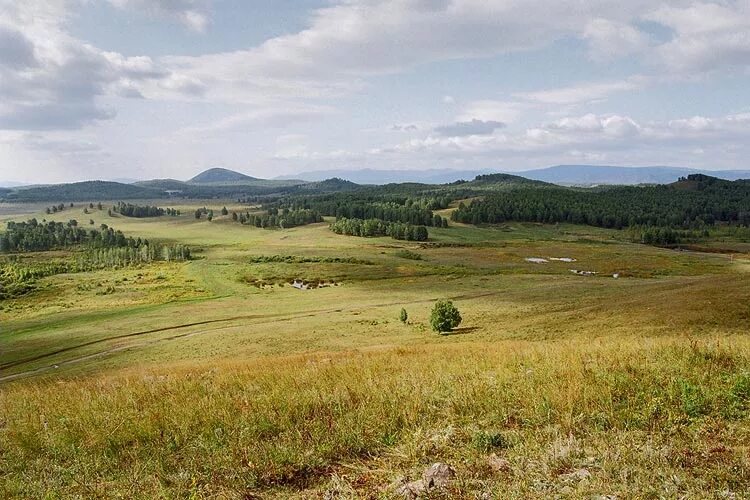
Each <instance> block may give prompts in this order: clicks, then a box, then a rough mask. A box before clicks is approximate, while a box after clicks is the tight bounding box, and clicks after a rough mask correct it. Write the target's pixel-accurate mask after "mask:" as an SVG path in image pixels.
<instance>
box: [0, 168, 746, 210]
mask: <svg viewBox="0 0 750 500" xmlns="http://www.w3.org/2000/svg"><path fill="white" fill-rule="evenodd" d="M698 173H705V174H707V175H709V176H713V177H718V178H720V179H725V180H728V181H733V180H737V179H750V171H747V170H721V171H710V170H703V171H701V170H696V169H687V168H677V167H615V166H593V165H558V166H555V167H549V168H543V169H539V170H527V171H523V172H512V173H493V172H492V171H490V170H447V169H443V170H373V169H364V170H326V171H318V172H305V173H302V174H299V175H295V176H293V177H294V178H276V179H258V178H255V177H251V176H249V175H246V174H243V173H241V172H236V171H233V170H227V169H225V168H212V169H209V170H206V171H205V172H202V173H200V174H198V175H197V176H195V177H193V178H192V179H190V180H189V181H180V180H176V179H153V180H148V181H137V182H134V183H122V182H112V181H85V182H75V183H68V184H49V185H36V186H13V187H7V188H4V187H0V200H2V201H16V202H39V201H59V200H67V201H85V200H92V199H107V200H115V199H117V200H132V199H149V198H161V197H165V196H167V197H171V196H177V197H184V198H224V199H227V198H229V199H232V198H235V199H239V198H247V197H253V196H266V195H282V194H293V193H330V192H338V191H346V190H351V189H357V188H358V187H359V185H363V184H365V185H367V184H370V185H372V184H392V183H399V184H404V185H405V186H406V184H407V183H412V184H414V183H417V184H422V185H425V186H429V185H435V184H448V183H452V182H455V181H458V180H465V181H472V182H471V184H472V185H476V186H480V187H481V186H495V187H497V186H501V185H502V186H507V185H519V184H528V183H542V182H543V183H552V184H561V185H574V186H594V185H603V184H670V183H674V182H675V181H677V179H679V178H680V177H687V176H688V175H691V174H698ZM300 178H302V179H303V180H300ZM0 186H2V185H1V184H0Z"/></svg>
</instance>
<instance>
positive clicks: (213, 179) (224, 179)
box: [188, 168, 258, 184]
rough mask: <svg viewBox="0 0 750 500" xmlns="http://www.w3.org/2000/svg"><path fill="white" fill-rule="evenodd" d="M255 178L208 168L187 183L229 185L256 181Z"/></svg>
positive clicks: (223, 169) (231, 171) (225, 170)
mask: <svg viewBox="0 0 750 500" xmlns="http://www.w3.org/2000/svg"><path fill="white" fill-rule="evenodd" d="M257 180H258V179H256V178H255V177H250V176H249V175H245V174H242V173H240V172H235V171H234V170H227V169H226V168H210V169H208V170H206V171H204V172H201V173H200V174H198V175H196V176H195V177H193V178H192V179H190V180H189V181H188V182H191V183H193V184H213V183H231V182H243V181H257Z"/></svg>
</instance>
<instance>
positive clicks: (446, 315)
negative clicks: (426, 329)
mask: <svg viewBox="0 0 750 500" xmlns="http://www.w3.org/2000/svg"><path fill="white" fill-rule="evenodd" d="M460 324H461V313H459V312H458V309H456V306H454V305H453V302H451V301H450V300H442V299H441V300H438V301H437V302H436V303H435V307H433V308H432V314H430V325H431V326H432V329H433V330H435V331H436V332H440V333H443V332H450V331H451V330H453V329H454V328H456V327H457V326H458V325H460Z"/></svg>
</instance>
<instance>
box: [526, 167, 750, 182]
mask: <svg viewBox="0 0 750 500" xmlns="http://www.w3.org/2000/svg"><path fill="white" fill-rule="evenodd" d="M516 174H517V175H520V176H522V177H526V178H528V179H535V180H539V181H544V182H551V183H553V184H563V185H595V184H669V183H671V182H675V181H676V180H677V179H678V178H680V177H687V176H688V175H690V174H706V175H710V176H713V177H718V178H719V179H725V180H728V181H735V180H737V179H750V170H698V169H692V168H680V167H659V166H657V167H616V166H596V165H557V166H554V167H548V168H542V169H539V170H527V171H525V172H516Z"/></svg>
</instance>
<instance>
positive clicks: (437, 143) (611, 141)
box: [371, 113, 750, 159]
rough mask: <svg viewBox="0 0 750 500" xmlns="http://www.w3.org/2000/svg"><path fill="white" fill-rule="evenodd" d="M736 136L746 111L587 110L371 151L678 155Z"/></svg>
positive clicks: (748, 130) (744, 132)
mask: <svg viewBox="0 0 750 500" xmlns="http://www.w3.org/2000/svg"><path fill="white" fill-rule="evenodd" d="M739 139H744V140H747V139H750V113H740V114H732V115H726V116H722V117H714V118H707V117H700V116H698V117H692V118H687V119H679V120H671V121H666V122H649V123H639V122H638V121H636V120H635V119H633V118H631V117H629V116H624V115H595V114H585V115H581V116H571V117H566V118H562V119H559V120H555V121H553V122H549V123H545V124H541V125H539V126H536V127H530V128H527V129H525V130H522V131H519V132H514V133H510V132H503V133H500V132H497V131H496V132H495V133H493V134H489V135H481V136H480V135H471V136H452V137H445V136H440V135H430V136H428V137H426V138H422V139H410V140H409V141H405V142H402V143H401V144H398V145H396V146H391V147H381V148H378V149H376V150H374V151H372V152H371V154H376V155H385V154H387V155H394V154H395V155H407V156H421V157H425V156H427V157H432V158H440V157H442V156H451V157H453V156H460V157H464V158H470V157H473V156H483V157H497V158H509V157H516V156H519V155H529V156H530V157H541V156H543V155H567V156H570V157H580V158H592V159H593V158H596V157H597V156H605V155H608V154H611V153H617V154H620V155H624V154H631V153H634V152H638V151H640V150H644V149H649V150H651V148H656V150H657V151H660V152H661V153H662V154H663V155H665V156H670V155H674V156H678V155H677V153H678V152H679V151H682V150H684V147H685V146H686V145H690V146H691V149H702V150H704V151H720V150H722V149H723V148H724V147H725V145H726V144H737V143H738V140H739Z"/></svg>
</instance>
